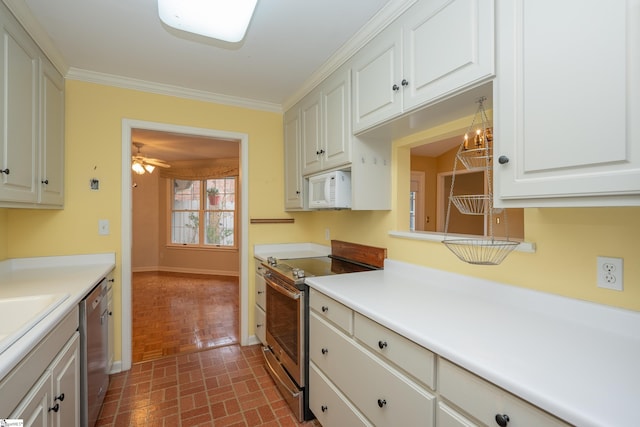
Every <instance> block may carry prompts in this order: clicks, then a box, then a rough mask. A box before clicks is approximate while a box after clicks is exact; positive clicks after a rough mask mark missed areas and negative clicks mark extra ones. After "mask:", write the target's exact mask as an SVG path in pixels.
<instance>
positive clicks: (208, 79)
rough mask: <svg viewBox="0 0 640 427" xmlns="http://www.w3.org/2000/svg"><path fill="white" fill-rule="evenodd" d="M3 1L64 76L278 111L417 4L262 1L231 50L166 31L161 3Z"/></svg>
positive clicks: (172, 154)
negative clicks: (120, 82)
mask: <svg viewBox="0 0 640 427" xmlns="http://www.w3.org/2000/svg"><path fill="white" fill-rule="evenodd" d="M2 1H3V2H4V3H6V4H7V5H8V6H9V7H10V8H11V9H12V11H13V12H14V13H16V15H17V16H18V18H19V19H20V21H21V22H22V23H23V25H25V27H27V28H28V29H29V30H30V31H31V32H32V33H34V32H35V33H36V34H34V37H35V38H36V41H38V42H39V44H40V45H41V46H42V47H43V49H44V50H45V52H46V53H47V55H49V56H50V58H51V59H52V61H53V62H54V63H55V64H56V66H57V67H58V68H63V69H64V70H63V72H64V73H66V77H68V78H69V77H71V78H78V79H83V78H86V79H87V80H89V81H92V80H94V79H96V78H98V80H99V79H105V81H108V82H110V81H118V79H122V80H123V81H125V80H126V81H127V82H137V81H140V82H141V83H142V84H143V85H147V84H149V85H152V86H154V85H155V86H154V87H156V86H157V87H161V88H164V89H167V88H169V89H171V90H172V91H175V92H178V93H183V92H184V93H187V94H192V93H195V94H199V95H200V94H204V95H205V98H206V97H207V96H208V95H211V96H212V97H213V98H214V99H217V98H220V99H223V100H229V101H231V102H230V103H232V104H233V103H234V102H235V101H241V102H245V101H246V102H247V103H249V104H253V103H255V104H256V105H264V106H266V109H272V110H277V111H281V110H282V108H283V106H284V107H287V103H288V104H289V105H292V104H293V102H295V101H297V99H298V98H300V97H301V96H302V95H303V94H304V92H305V91H306V90H309V89H310V88H311V87H313V85H315V84H317V83H318V82H319V81H321V79H322V77H323V75H322V70H323V69H324V70H325V71H324V73H325V75H326V74H328V72H330V71H332V70H331V69H328V68H331V67H333V68H335V67H337V66H338V65H339V64H340V63H341V62H342V61H344V60H346V59H347V58H348V56H349V55H351V54H352V53H353V52H355V50H356V49H357V47H358V46H359V45H360V44H362V43H364V42H365V41H366V40H368V38H370V37H371V36H372V35H373V34H375V32H376V31H377V30H379V29H380V28H381V27H382V26H384V24H385V23H386V22H388V20H389V19H391V18H392V17H393V16H395V15H396V14H397V13H399V12H400V11H402V10H403V9H404V8H406V7H408V5H409V4H411V3H412V2H413V1H414V0H348V1H344V0H258V5H257V8H256V11H255V13H254V16H253V18H252V20H251V23H250V25H249V28H248V31H247V35H246V37H245V39H244V40H243V41H242V42H239V43H235V44H233V43H226V42H221V41H217V40H213V39H208V38H205V37H201V36H196V35H193V34H190V33H186V32H182V31H178V30H175V29H172V28H170V27H168V26H166V25H164V24H163V23H162V22H161V21H160V18H159V17H158V8H157V3H156V0H109V1H104V0H55V1H52V0H2ZM230 1H232V0H230ZM25 4H26V6H27V7H26V8H25ZM37 36H40V37H37ZM89 77H90V78H89ZM134 140H136V141H139V142H143V143H144V144H145V147H144V148H143V149H142V152H143V154H145V155H147V156H149V157H155V158H159V159H164V160H169V161H171V160H184V159H187V158H189V159H193V158H203V157H221V156H226V155H227V154H228V153H229V150H233V148H232V147H231V146H232V145H233V144H232V143H229V142H228V141H222V142H220V143H219V144H218V143H216V144H211V141H206V140H203V139H198V138H195V139H194V138H185V137H184V136H183V135H175V134H164V135H163V134H160V133H157V132H155V133H153V132H151V133H150V132H140V133H139V134H137V135H135V139H134ZM235 145H236V146H237V143H236V144H235ZM185 146H188V147H189V148H188V150H185V149H184V147H185ZM132 152H135V148H133V149H132ZM236 152H237V149H236Z"/></svg>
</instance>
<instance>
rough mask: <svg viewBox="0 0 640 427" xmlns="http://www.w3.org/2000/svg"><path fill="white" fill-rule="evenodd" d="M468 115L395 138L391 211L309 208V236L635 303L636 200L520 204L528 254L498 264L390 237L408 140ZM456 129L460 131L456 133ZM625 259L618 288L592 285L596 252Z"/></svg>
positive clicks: (446, 129)
mask: <svg viewBox="0 0 640 427" xmlns="http://www.w3.org/2000/svg"><path fill="white" fill-rule="evenodd" d="M470 120H471V118H470V117H469V118H464V119H461V120H458V121H456V122H451V123H447V124H445V125H443V126H441V127H438V128H434V129H430V130H428V131H425V132H423V133H420V134H415V135H412V136H409V137H406V138H403V139H400V140H398V141H394V143H393V146H394V151H393V156H394V161H393V169H392V180H393V185H392V189H393V194H392V201H393V204H392V210H391V211H389V212H355V211H354V212H351V211H336V212H316V213H312V214H311V215H313V216H314V224H315V226H314V227H313V236H312V240H313V241H315V242H317V243H322V242H323V241H324V229H325V228H330V230H331V238H333V239H339V240H347V241H355V242H358V243H362V244H369V245H374V246H383V247H386V248H387V249H388V252H387V255H388V257H389V258H391V259H395V260H400V261H406V262H410V263H413V264H419V265H424V266H428V267H433V268H438V269H442V270H447V271H453V272H457V273H461V274H464V275H469V276H475V277H479V278H485V279H490V280H494V281H498V282H501V283H506V284H511V285H516V286H521V287H526V288H531V289H536V290H540V291H544V292H550V293H554V294H559V295H565V296H569V297H572V298H578V299H582V300H588V301H593V302H598V303H602V304H607V305H613V306H618V307H623V308H629V309H633V310H640V245H639V243H638V242H640V207H614V208H571V209H570V208H545V209H536V208H531V209H525V210H524V224H525V225H524V234H525V240H526V241H528V242H534V243H535V244H536V246H537V249H536V252H535V253H523V252H513V253H512V254H510V255H509V256H508V257H507V258H506V259H505V261H504V262H503V263H502V264H500V265H498V266H475V265H470V264H467V263H464V262H462V261H459V260H458V258H456V257H455V255H453V254H452V253H451V252H450V251H449V250H448V249H447V248H446V247H445V246H444V245H443V244H442V243H438V242H425V241H417V240H409V239H404V238H397V237H390V236H389V235H388V233H387V232H388V231H389V230H401V231H407V230H408V228H409V220H408V218H409V207H408V198H407V197H406V196H405V195H406V194H408V191H409V188H408V187H409V179H410V152H409V148H410V147H411V146H415V145H419V144H420V143H424V142H425V141H427V142H429V141H437V140H439V139H444V138H445V137H447V136H451V135H455V134H456V133H458V132H460V130H461V129H462V130H463V132H464V129H465V126H468V123H470ZM458 134H459V133H458ZM597 256H612V257H621V258H624V278H623V279H624V291H622V292H619V291H613V290H608V289H601V288H598V287H597V286H596V257H597Z"/></svg>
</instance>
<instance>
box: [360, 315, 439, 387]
mask: <svg viewBox="0 0 640 427" xmlns="http://www.w3.org/2000/svg"><path fill="white" fill-rule="evenodd" d="M353 328H354V335H355V337H356V338H357V339H359V340H360V341H362V342H363V343H364V344H365V345H366V346H367V347H369V348H370V349H371V350H373V351H374V352H375V353H377V354H380V355H382V356H384V357H386V358H387V359H388V360H390V361H391V362H393V363H395V364H396V365H398V366H399V367H401V368H402V369H403V370H405V371H407V372H408V373H409V374H410V375H412V376H414V377H415V378H416V379H418V380H419V381H421V382H422V383H424V384H425V385H426V386H428V387H430V388H431V389H433V390H435V355H434V354H433V353H432V352H430V351H429V350H427V349H426V348H424V347H421V346H420V345H418V344H416V343H414V342H413V341H411V340H409V339H407V338H405V337H403V336H401V335H399V334H397V333H395V332H393V331H392V330H390V329H388V328H386V327H384V326H382V325H380V324H379V323H376V322H374V321H373V320H371V319H369V318H367V317H365V316H363V315H361V314H359V313H356V314H355V318H354V323H353Z"/></svg>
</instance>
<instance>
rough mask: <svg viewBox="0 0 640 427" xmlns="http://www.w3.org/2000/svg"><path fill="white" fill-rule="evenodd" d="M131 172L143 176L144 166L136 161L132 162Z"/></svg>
mask: <svg viewBox="0 0 640 427" xmlns="http://www.w3.org/2000/svg"><path fill="white" fill-rule="evenodd" d="M131 170H133V171H134V172H135V173H137V174H138V175H144V166H142V163H140V162H138V161H135V162H133V164H132V165H131Z"/></svg>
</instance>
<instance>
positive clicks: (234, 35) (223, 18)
mask: <svg viewBox="0 0 640 427" xmlns="http://www.w3.org/2000/svg"><path fill="white" fill-rule="evenodd" d="M257 2H258V0H158V13H159V15H160V19H161V20H162V22H164V23H165V24H167V25H169V26H171V27H173V28H177V29H178V30H182V31H188V32H190V33H195V34H200V35H203V36H206V37H212V38H214V39H219V40H224V41H228V42H239V41H240V40H242V39H243V38H244V35H245V33H246V32H247V27H248V26H249V21H251V17H252V16H253V11H254V9H255V7H256V3H257Z"/></svg>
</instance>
